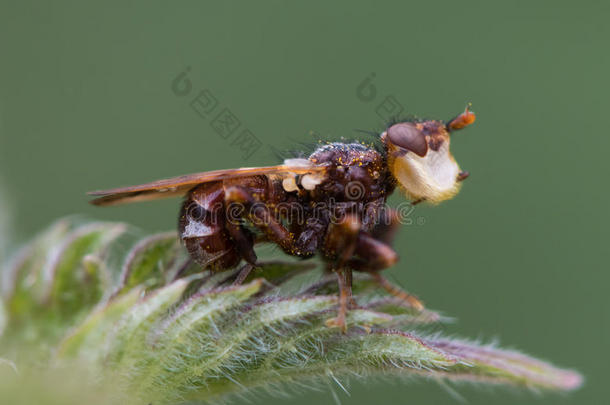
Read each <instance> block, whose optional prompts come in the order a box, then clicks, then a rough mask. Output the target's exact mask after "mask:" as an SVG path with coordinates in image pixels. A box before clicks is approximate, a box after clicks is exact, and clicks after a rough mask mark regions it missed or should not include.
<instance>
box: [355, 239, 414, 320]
mask: <svg viewBox="0 0 610 405" xmlns="http://www.w3.org/2000/svg"><path fill="white" fill-rule="evenodd" d="M355 254H356V256H358V258H355V259H351V260H350V261H349V262H348V265H349V266H350V267H351V268H353V269H354V270H358V271H362V272H366V273H369V274H370V275H371V276H372V277H373V279H374V280H375V281H376V282H377V283H378V284H379V286H380V287H381V288H383V289H384V290H386V291H387V292H388V293H389V294H390V295H393V296H394V297H397V298H399V299H401V300H403V301H406V302H408V303H409V304H410V305H411V306H412V307H413V308H415V309H416V310H418V311H421V310H423V309H424V305H423V304H422V302H421V301H420V300H418V299H417V297H415V296H413V295H411V294H409V293H407V292H406V291H403V290H402V289H400V288H398V287H396V286H395V285H393V284H392V283H390V282H389V281H388V280H387V279H386V278H385V277H383V276H382V275H381V274H380V271H381V270H383V269H386V268H388V267H390V266H392V265H394V264H395V263H396V262H397V261H398V254H397V253H396V251H394V249H392V247H390V246H389V245H387V244H386V243H384V242H381V241H380V240H377V239H375V238H373V237H372V236H371V235H367V234H365V233H360V235H358V243H357V245H356V251H355Z"/></svg>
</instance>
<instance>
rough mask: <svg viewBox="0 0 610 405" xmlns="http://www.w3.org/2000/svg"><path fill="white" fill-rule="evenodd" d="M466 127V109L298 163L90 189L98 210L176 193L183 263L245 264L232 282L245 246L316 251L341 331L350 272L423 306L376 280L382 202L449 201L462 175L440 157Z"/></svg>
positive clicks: (393, 223) (389, 223) (395, 219)
mask: <svg viewBox="0 0 610 405" xmlns="http://www.w3.org/2000/svg"><path fill="white" fill-rule="evenodd" d="M472 122H474V114H473V113H472V112H470V111H469V110H468V108H467V109H466V111H465V112H464V113H462V114H460V115H458V116H457V117H456V118H454V119H453V120H451V121H450V122H449V123H447V124H445V123H443V122H441V121H435V120H429V121H406V122H399V123H396V124H393V125H391V126H389V127H388V128H387V130H386V131H384V132H383V133H382V134H381V135H380V140H381V147H380V148H374V147H372V146H366V145H363V144H360V143H329V144H325V145H323V146H320V147H319V148H318V149H317V150H315V151H314V152H313V153H312V154H311V155H310V156H309V157H308V158H307V159H288V160H286V161H285V162H284V164H283V165H280V166H270V167H261V168H242V169H232V170H220V171H214V172H205V173H199V174H194V175H187V176H182V177H177V178H173V179H168V180H160V181H157V182H154V183H149V184H143V185H140V186H133V187H126V188H119V189H113V190H107V191H100V192H94V193H92V194H93V195H98V196H101V197H99V198H97V199H95V200H93V201H92V203H94V204H97V205H113V204H119V203H124V202H131V201H142V200H149V199H156V198H160V197H165V196H175V195H184V194H186V198H185V200H184V202H183V204H182V209H181V211H180V217H179V225H178V228H179V234H180V238H181V239H182V241H183V242H184V245H185V246H186V248H187V250H188V252H189V255H190V257H191V258H192V259H193V260H194V261H196V262H197V263H199V264H200V265H201V266H202V268H205V269H210V270H211V271H213V272H217V271H223V270H228V269H232V268H235V267H237V266H238V265H239V264H240V263H241V262H245V264H244V265H243V266H242V268H241V270H240V271H239V272H238V275H237V277H236V279H235V283H241V282H242V281H243V280H244V279H245V278H246V277H247V275H248V274H249V272H250V271H251V270H252V269H253V268H254V267H256V265H257V255H256V253H255V250H254V247H255V245H256V244H258V243H261V242H271V243H274V244H276V245H277V246H279V247H280V248H281V249H282V250H283V251H284V252H285V253H286V254H289V255H292V256H297V257H301V258H308V257H311V256H314V255H315V254H320V255H321V256H322V258H323V259H324V261H325V262H326V263H327V269H328V270H329V271H332V272H335V273H336V274H337V278H338V282H339V290H340V306H339V314H338V316H337V317H336V318H333V319H331V320H329V322H328V324H329V325H330V326H338V327H340V328H342V329H343V330H345V314H346V311H347V308H348V306H349V305H350V303H351V302H353V300H352V299H351V272H352V270H356V271H363V272H367V273H369V274H371V275H372V276H373V277H374V279H375V280H377V281H378V282H379V284H380V285H381V286H382V287H383V288H385V289H386V290H388V291H389V292H390V293H391V294H393V295H396V296H399V297H401V298H402V299H405V300H407V301H408V302H409V303H411V305H412V306H413V307H415V308H417V309H422V308H423V306H422V304H421V303H420V302H419V301H418V300H417V299H416V298H415V297H413V296H411V295H409V294H407V293H406V292H404V291H402V290H398V289H397V288H396V287H394V286H392V285H391V284H390V283H389V282H387V281H386V279H385V278H383V277H382V276H381V275H380V274H379V270H382V269H385V268H387V267H390V266H391V265H393V264H394V263H395V262H396V261H397V260H398V255H397V254H396V252H395V251H394V249H393V248H392V247H391V242H392V239H393V235H394V233H395V230H396V227H397V225H398V224H399V222H400V218H399V216H398V214H397V213H396V212H395V211H393V210H392V209H390V208H388V207H387V206H386V200H387V197H388V196H389V195H390V194H391V193H392V192H393V191H394V189H395V187H396V186H398V187H400V188H401V189H402V191H403V192H404V193H405V194H406V196H407V197H408V198H410V199H411V200H413V202H414V203H418V202H421V201H429V202H431V203H438V202H440V201H443V200H446V199H449V198H451V197H453V196H454V195H455V194H456V193H457V192H458V191H459V188H460V183H461V181H462V180H464V179H465V178H466V177H467V176H468V173H467V172H462V171H461V170H460V169H459V167H458V165H457V163H456V162H455V159H453V156H452V155H451V153H450V151H449V143H450V132H451V131H453V130H457V129H461V128H463V127H465V126H467V125H469V124H471V123H472Z"/></svg>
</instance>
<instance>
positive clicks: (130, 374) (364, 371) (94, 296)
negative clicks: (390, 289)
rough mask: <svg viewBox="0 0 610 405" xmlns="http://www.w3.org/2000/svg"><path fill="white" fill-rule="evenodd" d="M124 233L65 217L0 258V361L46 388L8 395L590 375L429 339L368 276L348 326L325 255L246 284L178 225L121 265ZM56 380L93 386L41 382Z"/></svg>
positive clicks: (559, 385) (160, 394)
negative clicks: (339, 317)
mask: <svg viewBox="0 0 610 405" xmlns="http://www.w3.org/2000/svg"><path fill="white" fill-rule="evenodd" d="M126 229H127V226H126V225H123V224H109V223H99V222H94V223H89V224H76V223H74V221H71V220H61V221H58V222H56V223H55V224H54V225H52V226H51V227H50V228H49V229H48V230H47V231H45V232H44V233H42V234H41V235H40V236H38V237H37V238H35V239H34V240H33V241H32V242H31V243H30V244H29V245H28V246H26V247H25V248H23V249H22V250H21V251H20V253H18V254H17V255H16V256H15V259H13V260H12V261H11V262H10V264H9V265H7V266H4V270H3V274H2V276H3V277H2V280H3V289H2V297H3V300H2V301H1V302H0V357H5V358H7V359H11V360H13V359H19V361H18V362H16V363H15V364H16V367H17V368H18V369H19V370H25V372H24V373H23V374H20V375H19V376H18V377H11V378H12V379H17V380H18V381H19V384H20V385H22V386H26V385H27V386H32V387H37V388H38V389H40V390H45V391H47V392H48V393H49V395H47V396H46V397H43V398H42V399H40V398H36V399H32V398H33V397H31V396H30V395H29V393H27V392H23V393H19V392H16V391H15V389H14V387H13V385H15V384H17V383H15V384H13V385H10V384H9V385H7V384H6V383H5V384H0V397H2V398H29V402H32V401H34V402H39V403H40V402H44V401H46V402H47V403H54V402H53V401H58V402H61V401H62V400H63V399H65V398H68V397H69V398H86V395H85V396H84V397H82V396H79V395H80V394H78V392H76V391H75V390H77V391H78V390H79V389H82V390H84V391H86V392H92V393H96V394H95V396H94V397H93V398H91V401H94V402H100V403H103V402H107V401H115V402H123V403H125V402H129V403H177V402H182V401H190V400H195V401H198V400H202V401H208V402H214V401H218V400H222V399H224V398H226V397H227V396H229V395H242V396H243V395H244V394H245V393H247V392H248V391H250V390H256V389H269V388H271V387H274V388H276V389H279V390H280V392H284V391H289V390H290V388H291V387H292V386H299V387H301V386H302V384H303V383H304V382H306V381H310V382H316V381H327V380H328V379H335V380H336V381H339V379H346V378H362V377H367V376H371V375H373V376H374V375H379V376H416V377H417V376H421V377H427V378H434V379H446V380H456V381H468V382H471V383H473V384H477V385H490V384H504V385H513V386H521V387H527V388H532V389H538V390H555V391H566V390H571V389H575V388H578V387H579V386H580V385H581V383H582V377H581V376H580V375H579V374H578V373H576V372H574V371H569V370H563V369H559V368H556V367H554V366H552V365H550V364H548V363H545V362H542V361H540V360H536V359H534V358H532V357H529V356H526V355H524V354H521V353H518V352H515V351H507V350H501V349H498V348H496V347H494V346H490V345H481V344H477V343H472V342H468V341H464V340H461V339H449V338H443V337H440V336H438V335H434V336H429V335H427V334H426V333H424V332H421V331H422V330H423V329H422V328H421V327H420V326H425V325H427V324H430V323H438V322H444V321H446V320H447V318H445V317H443V316H441V315H439V314H438V313H437V312H434V311H431V310H425V311H423V312H417V311H415V310H414V309H413V308H412V307H411V306H410V305H408V304H407V303H404V302H402V301H400V300H397V299H396V298H394V297H390V296H387V295H385V293H384V292H383V291H382V290H381V289H379V288H377V287H376V285H375V283H374V282H373V281H372V280H371V279H369V278H366V276H362V275H360V276H357V277H355V278H354V283H355V284H354V292H355V299H356V302H357V304H358V307H357V308H355V309H351V310H350V311H349V312H348V314H347V325H348V331H347V333H346V334H343V333H341V332H340V331H339V330H337V329H332V328H329V327H327V326H326V321H327V320H328V319H329V318H332V317H334V316H336V311H337V287H336V281H335V280H334V277H332V275H331V277H328V275H324V274H320V272H318V271H317V270H315V269H314V268H313V266H312V264H311V263H313V264H314V265H315V262H277V261H271V262H261V265H260V266H259V267H258V268H257V269H256V270H255V271H253V272H252V274H250V276H249V277H248V278H247V279H246V281H245V282H244V283H243V284H242V285H239V286H237V285H232V283H233V280H234V279H235V276H236V274H237V273H236V271H229V272H220V273H214V274H212V273H209V272H201V271H198V269H197V267H196V266H194V265H192V264H189V263H188V262H187V258H186V255H185V254H184V252H183V251H182V248H181V247H180V245H179V243H178V241H177V240H176V239H177V238H176V236H175V233H165V234H159V235H152V236H150V237H147V238H145V239H143V240H141V241H139V242H137V243H136V244H135V245H134V246H133V248H132V249H131V250H130V251H129V252H127V253H126V255H125V258H124V259H123V261H122V263H123V265H122V268H121V269H120V270H119V269H116V268H113V262H112V261H111V260H109V257H110V256H112V255H111V254H110V253H116V252H113V250H117V251H120V250H119V247H118V246H117V245H118V244H113V241H116V240H117V238H118V237H119V236H120V235H121V234H122V233H124V232H125V230H126ZM115 246H116V247H115ZM112 275H120V277H116V278H113V276H112ZM316 276H317V277H316ZM3 314H4V315H3ZM3 324H4V325H5V328H4V331H5V333H4V334H3V335H2V334H1V332H2V325H3ZM7 362H8V363H7ZM3 364H13V363H10V360H5V363H3ZM41 364H46V367H42V368H41V367H40V365H41ZM6 368H7V367H4V369H6ZM0 371H2V370H0ZM2 372H3V373H5V371H2ZM3 375H4V374H3ZM56 376H62V379H61V381H72V380H78V381H82V382H83V383H82V384H81V385H79V386H73V385H70V384H62V383H59V384H54V385H52V386H49V385H47V384H45V383H43V381H54V378H56ZM7 378H8V377H7ZM79 387H80V388H79ZM64 391H65V392H69V393H70V395H64ZM66 401H68V400H67V399H66ZM83 401H84V400H83ZM89 402H90V401H89Z"/></svg>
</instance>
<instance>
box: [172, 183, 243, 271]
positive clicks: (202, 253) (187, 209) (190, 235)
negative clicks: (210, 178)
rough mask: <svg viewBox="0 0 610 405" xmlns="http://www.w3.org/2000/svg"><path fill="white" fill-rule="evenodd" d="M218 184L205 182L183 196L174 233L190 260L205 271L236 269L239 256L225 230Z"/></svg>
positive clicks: (222, 193) (221, 195)
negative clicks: (177, 233) (207, 269)
mask: <svg viewBox="0 0 610 405" xmlns="http://www.w3.org/2000/svg"><path fill="white" fill-rule="evenodd" d="M224 201H225V195H224V189H223V184H222V182H214V183H205V184H202V185H200V186H197V187H195V188H194V189H192V190H191V191H190V192H189V194H188V195H187V197H186V199H185V200H184V203H183V204H182V209H181V210H180V217H179V219H178V232H179V234H180V238H181V239H182V241H183V243H184V245H185V247H186V249H187V251H188V253H189V255H190V256H191V258H192V259H193V260H194V261H195V262H197V263H199V264H200V265H202V266H203V267H205V268H209V269H211V270H213V271H221V270H225V269H229V268H232V267H235V266H237V264H239V261H240V260H241V256H240V254H239V252H238V251H237V249H236V246H235V244H234V243H233V241H232V239H231V238H230V237H229V235H228V234H227V231H226V230H225V220H226V218H225V207H224V205H225V203H224Z"/></svg>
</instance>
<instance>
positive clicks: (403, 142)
mask: <svg viewBox="0 0 610 405" xmlns="http://www.w3.org/2000/svg"><path fill="white" fill-rule="evenodd" d="M387 134H388V139H389V140H390V142H392V143H393V144H394V145H396V146H398V147H399V148H403V149H406V150H408V151H411V152H413V153H415V154H416V155H418V156H421V157H424V156H426V153H428V142H426V136H425V135H424V133H423V132H422V131H420V130H418V129H417V128H416V127H415V125H414V124H413V123H411V122H401V123H399V124H394V125H392V126H391V127H390V128H389V129H388V131H387Z"/></svg>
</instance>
